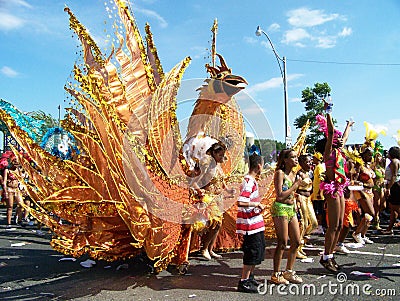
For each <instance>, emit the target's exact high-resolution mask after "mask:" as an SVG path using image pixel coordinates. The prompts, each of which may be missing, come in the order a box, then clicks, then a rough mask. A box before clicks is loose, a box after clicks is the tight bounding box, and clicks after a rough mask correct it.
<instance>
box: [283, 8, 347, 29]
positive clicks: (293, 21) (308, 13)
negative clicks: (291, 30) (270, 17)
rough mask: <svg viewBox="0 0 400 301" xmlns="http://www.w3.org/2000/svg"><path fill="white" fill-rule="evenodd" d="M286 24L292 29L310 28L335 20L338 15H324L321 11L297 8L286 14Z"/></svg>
mask: <svg viewBox="0 0 400 301" xmlns="http://www.w3.org/2000/svg"><path fill="white" fill-rule="evenodd" d="M287 16H288V17H289V18H288V22H289V24H290V25H292V26H294V27H312V26H316V25H321V24H324V23H326V22H329V21H332V20H335V19H337V18H338V17H339V15H338V14H326V13H324V11H323V10H319V9H315V10H310V9H308V8H304V7H303V8H298V9H294V10H291V11H289V12H288V13H287Z"/></svg>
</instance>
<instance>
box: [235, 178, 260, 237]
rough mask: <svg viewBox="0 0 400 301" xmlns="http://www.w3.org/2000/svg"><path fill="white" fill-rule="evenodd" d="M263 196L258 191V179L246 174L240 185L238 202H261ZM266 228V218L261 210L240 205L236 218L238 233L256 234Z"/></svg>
mask: <svg viewBox="0 0 400 301" xmlns="http://www.w3.org/2000/svg"><path fill="white" fill-rule="evenodd" d="M260 201H261V198H260V196H259V192H258V185H257V182H256V180H255V179H254V178H253V177H252V176H250V175H246V176H245V177H244V179H243V182H242V186H241V187H240V195H239V199H238V202H247V203H248V202H260ZM264 230H265V226H264V218H263V216H262V215H261V210H260V209H259V208H256V207H240V206H238V213H237V219H236V233H239V234H244V235H246V234H248V235H249V234H254V233H258V232H261V231H264Z"/></svg>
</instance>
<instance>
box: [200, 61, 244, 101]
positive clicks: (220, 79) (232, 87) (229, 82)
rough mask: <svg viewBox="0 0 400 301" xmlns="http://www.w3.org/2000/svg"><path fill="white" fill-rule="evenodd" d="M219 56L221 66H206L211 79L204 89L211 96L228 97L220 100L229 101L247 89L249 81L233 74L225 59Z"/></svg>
mask: <svg viewBox="0 0 400 301" xmlns="http://www.w3.org/2000/svg"><path fill="white" fill-rule="evenodd" d="M217 56H218V58H219V61H220V64H221V66H217V67H212V66H210V65H209V64H206V69H207V72H208V73H209V74H210V76H211V78H210V79H207V80H206V82H207V85H206V86H204V87H203V88H204V89H206V90H207V92H208V93H210V94H215V95H219V96H223V95H224V96H226V97H219V98H221V99H224V100H225V101H229V100H230V99H231V97H232V96H233V95H235V94H236V93H238V92H240V91H241V90H243V89H244V88H245V87H246V85H247V81H246V80H245V79H244V78H243V77H241V76H238V75H234V74H232V69H230V68H228V66H227V65H226V63H225V60H224V58H223V57H222V56H221V55H220V54H217ZM204 89H202V90H204ZM221 94H222V95H221Z"/></svg>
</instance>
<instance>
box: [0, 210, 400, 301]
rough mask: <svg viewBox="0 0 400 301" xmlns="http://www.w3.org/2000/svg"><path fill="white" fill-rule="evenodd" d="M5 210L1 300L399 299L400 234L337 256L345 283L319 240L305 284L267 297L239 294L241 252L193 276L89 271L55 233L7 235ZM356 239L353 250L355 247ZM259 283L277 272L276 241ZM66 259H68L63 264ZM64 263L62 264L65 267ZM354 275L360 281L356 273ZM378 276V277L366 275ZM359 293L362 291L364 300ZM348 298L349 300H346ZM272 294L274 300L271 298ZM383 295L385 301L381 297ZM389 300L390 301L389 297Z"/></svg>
mask: <svg viewBox="0 0 400 301" xmlns="http://www.w3.org/2000/svg"><path fill="white" fill-rule="evenodd" d="M4 220H5V210H4V207H1V208H0V300H202V301H203V300H232V301H233V300H243V299H244V298H245V299H246V300H271V298H276V299H278V300H315V299H316V298H317V300H399V298H400V288H399V282H400V247H399V246H400V231H399V230H398V229H396V231H395V235H394V236H387V235H386V236H384V235H374V234H372V233H371V235H370V236H371V238H372V239H373V240H374V241H375V243H374V244H372V245H367V246H366V247H363V248H357V249H354V248H353V249H351V250H352V253H351V254H349V255H337V261H338V262H339V263H340V264H343V265H344V269H343V273H344V274H340V275H339V276H338V277H336V276H335V275H329V274H327V273H326V272H325V270H324V269H323V268H322V267H321V266H320V265H319V263H318V260H319V256H318V253H319V252H320V250H322V244H323V237H319V236H315V237H313V239H312V244H313V246H312V247H309V248H307V249H306V252H307V253H308V254H310V255H311V256H310V258H312V259H313V260H314V262H312V263H307V262H300V260H297V262H296V266H295V268H296V270H297V271H298V274H300V275H301V276H302V277H303V279H304V284H302V285H298V286H295V285H291V286H287V287H283V288H280V289H277V287H273V286H271V285H270V284H267V286H266V287H263V288H262V291H261V293H263V294H260V295H254V294H243V293H238V292H236V286H237V283H238V280H239V277H238V275H239V274H240V272H241V264H242V258H241V256H242V255H241V252H233V253H229V254H223V259H222V260H218V261H217V260H212V261H203V260H202V259H201V258H200V257H195V256H194V257H192V258H191V266H190V268H189V272H188V274H186V275H184V276H180V275H173V274H171V273H169V272H167V271H163V272H162V273H160V274H158V275H153V274H150V273H149V271H150V268H149V267H148V265H147V263H146V262H145V261H143V259H141V258H136V259H134V260H130V261H127V262H112V263H108V262H103V261H99V262H96V264H95V265H93V266H92V267H91V268H84V267H82V266H81V265H80V263H81V262H83V261H85V260H87V259H88V258H87V257H83V258H78V259H76V261H72V260H69V259H68V257H67V256H64V255H62V254H60V253H57V252H56V251H54V250H52V249H51V247H50V246H49V239H50V233H48V232H46V231H44V232H45V235H44V236H39V235H37V233H36V228H35V227H34V226H32V227H26V228H21V227H14V228H13V229H11V230H10V229H7V230H6V229H5V226H4V223H5V221H4ZM352 242H353V241H352V240H350V239H348V240H347V241H346V243H352ZM267 245H268V248H267V254H266V260H265V261H264V263H263V264H262V265H261V266H259V267H258V269H257V271H256V278H257V279H258V280H263V279H266V278H268V279H269V276H270V275H271V272H272V254H273V248H274V245H273V241H269V242H268V244H267ZM63 258H65V259H64V260H62V259H63ZM60 260H61V261H60ZM352 272H353V274H351V273H352ZM360 273H373V275H370V276H369V275H359V274H360ZM357 290H359V292H358V293H357ZM346 293H347V294H346ZM271 295H272V296H271ZM379 295H380V296H379ZM382 295H384V296H382Z"/></svg>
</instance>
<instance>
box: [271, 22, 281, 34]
mask: <svg viewBox="0 0 400 301" xmlns="http://www.w3.org/2000/svg"><path fill="white" fill-rule="evenodd" d="M280 28H281V26H280V25H279V24H278V23H272V24H271V25H270V26H269V27H268V31H269V32H270V31H278V30H279V29H280Z"/></svg>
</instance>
